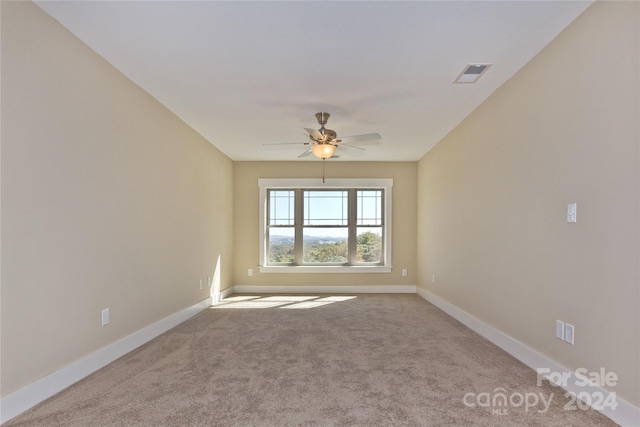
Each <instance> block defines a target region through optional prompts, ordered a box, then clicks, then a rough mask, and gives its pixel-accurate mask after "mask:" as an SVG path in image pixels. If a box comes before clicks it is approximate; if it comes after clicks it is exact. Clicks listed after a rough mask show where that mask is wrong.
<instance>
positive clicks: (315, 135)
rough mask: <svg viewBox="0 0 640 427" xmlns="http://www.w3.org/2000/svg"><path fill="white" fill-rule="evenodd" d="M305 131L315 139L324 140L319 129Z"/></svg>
mask: <svg viewBox="0 0 640 427" xmlns="http://www.w3.org/2000/svg"><path fill="white" fill-rule="evenodd" d="M304 130H306V131H307V132H308V133H309V135H311V136H312V137H313V138H314V139H321V138H322V134H321V133H320V131H319V130H318V129H309V128H304Z"/></svg>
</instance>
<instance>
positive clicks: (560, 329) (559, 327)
mask: <svg viewBox="0 0 640 427" xmlns="http://www.w3.org/2000/svg"><path fill="white" fill-rule="evenodd" d="M556 338H558V339H560V340H562V341H564V322H563V321H562V320H556Z"/></svg>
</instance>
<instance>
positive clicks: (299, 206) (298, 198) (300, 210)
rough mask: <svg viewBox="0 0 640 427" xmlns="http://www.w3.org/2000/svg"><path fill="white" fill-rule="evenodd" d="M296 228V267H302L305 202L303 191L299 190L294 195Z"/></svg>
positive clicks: (294, 251) (294, 247)
mask: <svg viewBox="0 0 640 427" xmlns="http://www.w3.org/2000/svg"><path fill="white" fill-rule="evenodd" d="M293 200H294V222H293V223H294V227H295V232H294V236H295V237H294V246H293V253H294V260H293V261H294V264H295V265H302V260H303V254H302V234H303V231H302V229H303V227H302V223H303V221H304V217H303V215H304V205H303V204H304V201H303V198H302V189H300V188H297V189H296V190H295V193H294V198H293Z"/></svg>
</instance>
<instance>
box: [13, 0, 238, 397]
mask: <svg viewBox="0 0 640 427" xmlns="http://www.w3.org/2000/svg"><path fill="white" fill-rule="evenodd" d="M1 137H2V267H3V268H2V307H1V310H2V331H1V338H2V342H1V351H2V383H1V389H2V395H3V396H5V395H7V394H9V393H11V392H13V391H15V390H16V389H18V388H20V387H22V386H25V385H26V384H28V383H30V382H32V381H34V380H36V379H38V378H40V377H42V376H44V375H46V374H49V373H51V372H53V371H55V370H57V369H59V368H62V367H64V366H66V365H68V364H70V363H72V362H74V361H76V360H78V359H80V358H81V357H83V356H86V355H88V354H90V353H92V352H94V351H96V350H98V349H100V348H102V347H104V346H106V345H108V344H110V343H113V342H114V341H116V340H118V339H120V338H123V337H125V336H127V335H129V334H131V333H133V332H135V331H138V330H140V329H141V328H143V327H145V326H147V325H149V324H151V323H153V322H155V321H158V320H160V319H162V318H164V317H166V316H168V315H170V314H173V313H175V312H177V311H179V310H181V309H183V308H186V307H190V306H192V305H194V304H196V303H198V302H200V301H203V300H204V299H205V298H207V297H208V296H209V290H208V289H206V286H203V287H204V289H203V290H199V287H198V281H199V279H204V281H205V282H206V279H207V276H212V275H213V274H214V269H215V266H216V261H217V259H218V256H220V257H221V287H222V288H223V289H224V288H225V287H228V286H230V285H231V250H232V234H231V231H232V222H233V219H232V211H231V209H232V193H231V190H232V179H233V164H232V162H231V160H230V159H228V158H227V157H226V156H224V155H222V154H221V153H220V152H219V151H218V150H217V149H215V148H214V147H213V146H212V145H211V144H210V143H209V142H207V141H206V140H204V139H203V138H202V137H201V136H200V135H198V134H197V133H195V132H194V131H193V130H192V129H191V128H189V127H188V126H186V125H185V124H184V123H183V122H182V121H180V120H179V119H178V118H177V117H176V116H175V115H173V114H172V113H170V112H169V111H168V110H166V109H165V108H163V107H162V106H161V105H160V104H159V103H158V102H157V101H156V100H154V99H153V98H152V97H151V96H149V95H148V94H147V93H145V92H144V91H143V90H141V89H140V88H139V87H137V86H136V85H134V84H133V83H132V82H131V81H129V80H128V79H126V78H125V77H124V76H123V75H121V74H120V73H119V72H118V71H116V70H115V69H114V68H113V67H112V66H110V65H109V64H108V63H106V62H105V61H104V60H103V59H102V58H100V57H99V56H98V55H96V54H95V53H94V52H93V51H91V50H90V49H89V48H88V47H86V46H85V45H84V44H82V43H81V42H80V41H78V40H77V39H76V38H75V37H73V36H72V35H71V34H70V33H69V32H67V31H66V30H65V29H64V28H63V27H62V26H60V25H59V24H58V23H57V22H55V21H54V20H53V19H52V18H50V17H49V16H48V15H46V14H45V13H44V12H42V11H41V10H40V9H39V8H38V7H37V6H36V5H34V4H33V3H30V2H28V3H25V2H4V1H3V2H2V134H1ZM103 308H109V309H110V314H111V322H110V324H109V325H107V326H106V327H101V326H100V311H101V309H103Z"/></svg>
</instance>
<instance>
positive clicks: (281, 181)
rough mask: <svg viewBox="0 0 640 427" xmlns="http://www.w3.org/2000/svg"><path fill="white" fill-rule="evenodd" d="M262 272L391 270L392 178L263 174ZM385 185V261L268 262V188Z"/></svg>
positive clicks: (380, 187)
mask: <svg viewBox="0 0 640 427" xmlns="http://www.w3.org/2000/svg"><path fill="white" fill-rule="evenodd" d="M258 187H259V188H260V213H259V214H260V267H259V269H260V272H261V273H391V270H392V266H391V246H392V239H391V228H392V227H391V224H392V218H391V215H392V212H391V206H392V198H391V189H392V188H393V179H392V178H355V179H352V178H327V179H325V182H324V183H323V182H322V179H316V178H300V179H292V178H260V179H258ZM297 188H303V189H305V190H315V189H323V190H330V189H341V190H343V189H346V188H357V189H358V190H366V189H369V188H370V189H384V197H383V200H384V204H383V207H382V208H383V209H384V214H383V215H384V224H383V235H384V263H383V264H378V265H318V266H315V265H267V244H268V242H267V190H278V189H287V190H290V189H297Z"/></svg>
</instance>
